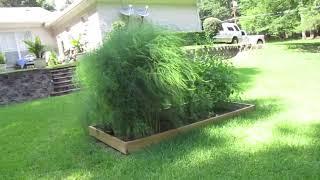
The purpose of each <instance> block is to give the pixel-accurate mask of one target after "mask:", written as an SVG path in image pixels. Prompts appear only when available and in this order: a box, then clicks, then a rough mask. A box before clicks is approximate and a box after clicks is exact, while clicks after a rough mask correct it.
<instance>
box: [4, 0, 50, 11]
mask: <svg viewBox="0 0 320 180" xmlns="http://www.w3.org/2000/svg"><path fill="white" fill-rule="evenodd" d="M0 7H43V8H45V9H47V10H50V11H52V10H54V5H53V3H52V2H50V1H47V0H0Z"/></svg>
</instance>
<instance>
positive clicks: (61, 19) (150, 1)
mask: <svg viewBox="0 0 320 180" xmlns="http://www.w3.org/2000/svg"><path fill="white" fill-rule="evenodd" d="M196 1H197V0H76V1H74V3H72V4H71V5H70V6H69V7H67V8H66V9H64V10H63V11H61V12H49V11H46V10H44V9H41V8H38V7H32V8H0V51H1V52H3V53H5V55H6V58H7V60H8V66H13V65H14V64H15V62H16V61H17V60H18V59H19V58H23V57H24V56H25V55H26V54H27V53H28V52H27V49H26V47H25V45H24V43H23V41H24V40H26V39H31V38H32V37H35V36H39V37H40V38H41V40H42V41H43V42H44V44H46V45H47V46H49V47H51V48H52V49H56V50H58V51H59V54H60V55H63V54H64V51H66V50H67V49H69V48H71V44H70V41H71V40H72V39H76V38H78V37H79V36H81V38H82V39H83V40H84V41H86V42H87V48H89V49H94V48H96V47H97V46H99V45H100V44H101V43H102V41H103V38H104V36H105V35H106V33H107V32H108V31H109V30H110V29H111V24H112V23H113V22H114V21H116V20H119V18H120V16H125V15H124V14H127V15H128V13H129V14H131V15H134V14H139V13H140V14H141V13H142V14H143V15H146V17H145V20H147V21H152V22H154V23H156V24H160V25H162V26H166V27H168V28H171V29H172V30H176V31H200V30H201V21H200V18H199V13H198V9H197V4H196V3H197V2H196ZM146 7H148V8H147V9H146Z"/></svg>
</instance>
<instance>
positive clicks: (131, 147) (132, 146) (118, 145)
mask: <svg viewBox="0 0 320 180" xmlns="http://www.w3.org/2000/svg"><path fill="white" fill-rule="evenodd" d="M234 104H236V105H240V106H243V108H241V109H238V110H234V111H232V112H229V113H225V114H222V115H219V116H216V117H212V118H209V119H207V120H203V121H199V122H196V123H193V124H189V125H186V126H183V127H180V128H177V129H172V130H169V131H165V132H162V133H159V134H155V135H152V136H149V137H145V138H141V139H137V140H133V141H128V142H125V141H122V140H120V139H118V138H116V137H114V136H111V135H109V134H107V133H104V132H103V131H101V130H99V129H96V128H95V127H93V126H90V127H89V134H90V135H91V136H93V137H95V138H97V139H98V140H100V141H102V142H104V143H105V144H107V145H109V146H111V147H113V148H114V149H117V150H118V151H120V152H121V153H123V154H129V153H131V152H134V151H137V150H140V149H142V148H144V147H146V146H149V145H151V144H157V143H159V142H161V141H163V140H166V139H169V138H171V137H174V136H176V135H178V134H181V133H185V132H188V131H190V130H193V129H197V128H200V127H203V126H207V125H209V124H212V123H215V122H219V121H222V120H225V119H229V118H232V117H235V116H238V115H240V114H242V113H246V112H249V111H252V110H253V109H254V108H255V106H254V105H249V104H237V103H234Z"/></svg>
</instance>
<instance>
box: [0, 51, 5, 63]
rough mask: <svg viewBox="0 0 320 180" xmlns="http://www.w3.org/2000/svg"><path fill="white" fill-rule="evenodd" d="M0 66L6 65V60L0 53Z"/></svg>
mask: <svg viewBox="0 0 320 180" xmlns="http://www.w3.org/2000/svg"><path fill="white" fill-rule="evenodd" d="M0 64H6V58H5V56H4V54H2V53H0Z"/></svg>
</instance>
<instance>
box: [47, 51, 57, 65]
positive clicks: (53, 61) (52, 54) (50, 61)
mask: <svg viewBox="0 0 320 180" xmlns="http://www.w3.org/2000/svg"><path fill="white" fill-rule="evenodd" d="M58 64H59V62H58V57H57V54H56V53H55V52H54V51H51V52H50V56H49V59H48V65H49V67H54V66H56V65H58Z"/></svg>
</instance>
